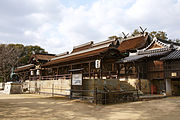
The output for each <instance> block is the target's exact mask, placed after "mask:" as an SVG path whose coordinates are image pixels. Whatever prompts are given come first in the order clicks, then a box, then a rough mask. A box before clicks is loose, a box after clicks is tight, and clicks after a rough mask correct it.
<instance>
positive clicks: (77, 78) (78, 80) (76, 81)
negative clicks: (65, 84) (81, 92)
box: [72, 74, 82, 85]
mask: <svg viewBox="0 0 180 120" xmlns="http://www.w3.org/2000/svg"><path fill="white" fill-rule="evenodd" d="M72 85H82V74H72Z"/></svg>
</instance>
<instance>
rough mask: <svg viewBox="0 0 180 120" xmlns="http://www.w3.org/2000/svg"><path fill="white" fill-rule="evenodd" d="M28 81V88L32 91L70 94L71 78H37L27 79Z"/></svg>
mask: <svg viewBox="0 0 180 120" xmlns="http://www.w3.org/2000/svg"><path fill="white" fill-rule="evenodd" d="M26 83H28V86H27V87H28V89H29V90H30V92H31V93H36V92H37V93H38V92H40V93H47V94H52V93H53V94H62V95H70V89H71V80H70V79H58V80H43V81H40V80H37V81H26Z"/></svg>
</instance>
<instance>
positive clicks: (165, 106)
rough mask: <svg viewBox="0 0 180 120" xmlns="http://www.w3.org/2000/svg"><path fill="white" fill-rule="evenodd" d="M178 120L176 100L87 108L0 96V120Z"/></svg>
mask: <svg viewBox="0 0 180 120" xmlns="http://www.w3.org/2000/svg"><path fill="white" fill-rule="evenodd" d="M8 119H12V120H34V119H36V120H44V119H46V120H71V119H73V120H118V119H119V120H146V119H148V120H180V97H170V98H164V99H159V100H151V101H140V102H132V103H124V104H115V105H106V106H103V105H97V106H96V105H91V104H85V103H79V102H75V101H70V100H63V99H59V98H58V99H54V98H48V97H47V96H42V95H32V94H31V95H29V94H24V95H2V94H0V120H8Z"/></svg>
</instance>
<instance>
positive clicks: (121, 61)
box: [117, 51, 170, 63]
mask: <svg viewBox="0 0 180 120" xmlns="http://www.w3.org/2000/svg"><path fill="white" fill-rule="evenodd" d="M169 52H170V51H161V52H155V53H147V54H140V55H133V56H129V57H125V58H123V59H121V60H120V61H118V62H117V63H123V62H133V61H137V60H140V59H143V58H150V57H157V56H163V55H167V54H169Z"/></svg>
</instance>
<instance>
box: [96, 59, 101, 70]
mask: <svg viewBox="0 0 180 120" xmlns="http://www.w3.org/2000/svg"><path fill="white" fill-rule="evenodd" d="M95 67H96V68H100V67H101V60H96V61H95Z"/></svg>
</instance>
